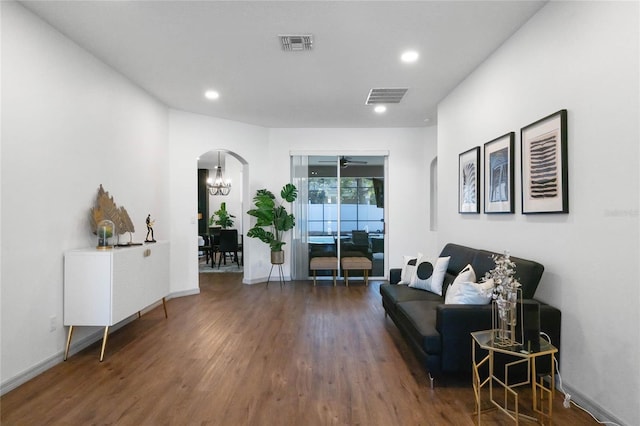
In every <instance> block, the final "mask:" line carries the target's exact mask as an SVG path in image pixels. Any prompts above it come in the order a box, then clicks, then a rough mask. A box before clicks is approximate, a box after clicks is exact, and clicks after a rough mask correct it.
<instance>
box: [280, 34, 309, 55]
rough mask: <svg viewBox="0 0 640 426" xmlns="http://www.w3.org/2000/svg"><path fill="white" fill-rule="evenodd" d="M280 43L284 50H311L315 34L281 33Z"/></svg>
mask: <svg viewBox="0 0 640 426" xmlns="http://www.w3.org/2000/svg"><path fill="white" fill-rule="evenodd" d="M279 37H280V44H281V45H282V50H284V51H286V52H296V51H301V50H311V47H312V46H313V36H312V35H310V34H308V35H281V36H279Z"/></svg>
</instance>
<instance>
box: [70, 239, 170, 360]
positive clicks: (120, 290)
mask: <svg viewBox="0 0 640 426" xmlns="http://www.w3.org/2000/svg"><path fill="white" fill-rule="evenodd" d="M168 294H169V243H168V242H167V241H158V242H156V243H153V244H144V245H141V246H132V247H117V248H113V249H111V250H98V249H95V248H88V249H80V250H71V251H68V252H66V253H65V255H64V325H66V326H69V333H68V337H67V345H66V348H65V354H64V359H65V360H66V359H67V356H68V354H69V345H70V344H71V337H72V334H73V328H74V327H77V326H101V327H104V328H105V329H104V337H103V340H102V350H101V351H100V361H102V359H103V357H104V349H105V346H106V343H107V336H108V332H109V327H110V326H112V325H115V324H117V323H118V322H120V321H122V320H124V319H126V318H128V317H130V316H131V315H134V314H136V313H138V316H139V315H140V311H141V310H143V309H144V308H146V307H148V306H149V305H152V304H153V303H155V302H158V301H160V300H162V303H163V307H164V312H165V317H166V315H167V307H166V303H165V302H166V301H165V297H166V296H167V295H168Z"/></svg>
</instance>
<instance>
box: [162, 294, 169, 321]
mask: <svg viewBox="0 0 640 426" xmlns="http://www.w3.org/2000/svg"><path fill="white" fill-rule="evenodd" d="M162 307H163V308H164V317H165V318H169V315H168V314H167V299H166V298H164V297H163V298H162Z"/></svg>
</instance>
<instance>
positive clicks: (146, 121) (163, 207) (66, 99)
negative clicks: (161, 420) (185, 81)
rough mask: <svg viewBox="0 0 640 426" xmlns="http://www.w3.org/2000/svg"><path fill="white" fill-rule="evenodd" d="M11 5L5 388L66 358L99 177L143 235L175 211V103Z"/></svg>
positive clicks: (165, 226)
mask: <svg viewBox="0 0 640 426" xmlns="http://www.w3.org/2000/svg"><path fill="white" fill-rule="evenodd" d="M1 7H2V171H1V173H2V179H1V180H2V224H1V228H2V231H3V232H2V260H1V269H2V272H1V274H2V297H1V299H2V301H1V307H2V314H1V317H2V361H1V363H2V364H1V366H2V372H1V380H2V388H3V391H5V390H7V388H8V387H10V386H12V384H13V383H15V382H16V381H19V380H21V379H20V377H21V376H20V375H21V374H23V373H25V372H26V371H28V370H33V369H34V368H36V369H37V368H39V367H41V366H46V365H49V364H51V363H55V362H58V361H60V360H61V355H62V350H63V349H64V344H65V338H66V335H65V330H64V329H63V326H62V320H63V318H62V281H63V271H62V259H63V252H64V251H65V250H68V249H72V248H79V247H86V246H90V245H94V244H95V243H96V241H95V238H94V237H93V235H92V234H91V230H90V228H89V219H88V218H89V209H90V208H91V207H92V205H93V203H94V200H95V197H96V194H97V190H98V186H99V185H100V184H102V185H103V186H104V188H105V189H106V190H107V191H109V192H110V194H111V195H112V196H113V197H114V200H115V202H116V203H117V204H118V205H121V206H124V207H125V208H126V209H127V211H128V213H129V215H130V216H131V218H132V220H133V221H134V225H135V227H136V230H137V232H136V235H135V236H134V239H135V240H136V241H142V240H144V237H145V234H146V227H145V218H146V215H147V214H148V213H151V214H152V216H153V217H154V218H155V219H156V226H155V231H156V238H157V239H168V236H169V224H170V220H169V211H168V206H169V202H168V201H169V192H168V184H169V182H168V172H167V170H168V169H169V163H168V111H167V109H166V108H165V107H164V106H163V105H162V104H160V103H159V102H157V101H156V100H155V99H153V98H151V97H150V96H149V95H147V94H146V93H145V92H143V91H141V90H140V89H138V88H137V87H135V86H133V85H132V84H131V83H129V82H128V81H127V80H125V79H124V78H123V77H122V76H121V75H120V74H118V73H116V72H114V71H113V70H111V69H110V68H108V67H107V66H105V65H104V64H103V63H101V62H100V61H98V60H97V59H96V58H94V57H93V56H91V55H90V54H88V53H87V52H86V51H84V50H82V49H80V48H79V47H78V46H77V45H76V44H74V43H72V42H71V41H69V40H68V39H67V38H65V37H64V36H62V35H61V34H60V33H58V32H57V31H55V30H53V29H52V28H51V27H50V26H48V25H47V24H45V23H43V22H42V21H41V20H40V19H38V18H37V17H35V16H34V15H33V14H31V13H30V12H28V11H26V10H25V9H24V8H23V7H22V6H20V5H19V4H16V3H14V2H2V5H1ZM52 317H54V319H53V322H54V325H55V327H56V330H55V331H53V332H50V331H49V328H50V322H51V318H52ZM94 331H96V329H93V330H91V329H83V330H78V333H77V334H76V335H75V336H74V340H76V341H77V340H80V339H82V338H83V336H86V335H88V334H89V332H94Z"/></svg>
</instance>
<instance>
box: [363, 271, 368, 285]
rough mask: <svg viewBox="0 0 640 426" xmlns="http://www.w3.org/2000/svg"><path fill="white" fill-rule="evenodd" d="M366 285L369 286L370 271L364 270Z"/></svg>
mask: <svg viewBox="0 0 640 426" xmlns="http://www.w3.org/2000/svg"><path fill="white" fill-rule="evenodd" d="M364 285H365V286H369V270H368V269H365V270H364Z"/></svg>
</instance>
